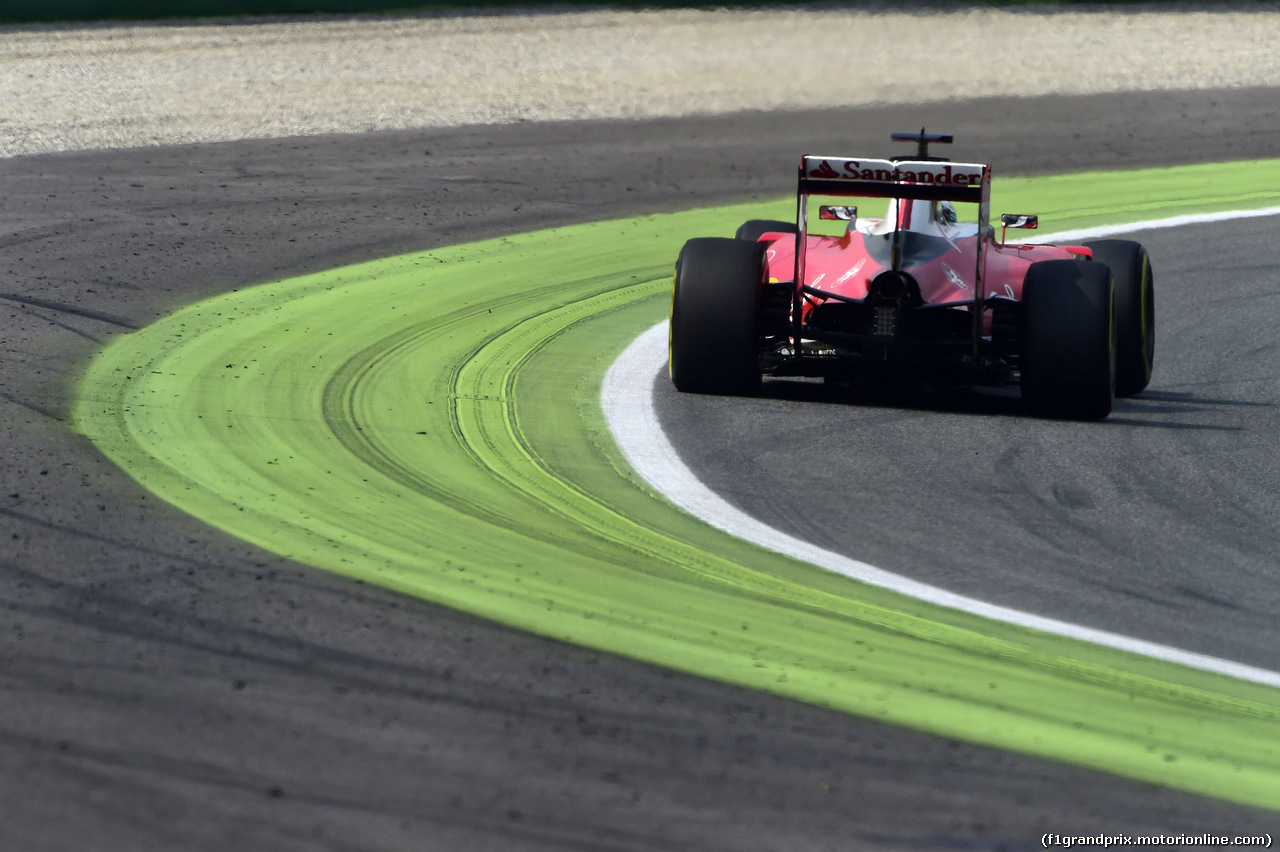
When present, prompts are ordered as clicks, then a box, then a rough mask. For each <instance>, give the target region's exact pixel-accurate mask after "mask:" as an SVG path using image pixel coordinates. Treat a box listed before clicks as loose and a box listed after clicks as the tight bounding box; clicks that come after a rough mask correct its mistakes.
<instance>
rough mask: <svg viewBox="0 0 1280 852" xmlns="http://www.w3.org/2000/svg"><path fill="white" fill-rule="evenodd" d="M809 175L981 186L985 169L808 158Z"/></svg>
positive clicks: (827, 177)
mask: <svg viewBox="0 0 1280 852" xmlns="http://www.w3.org/2000/svg"><path fill="white" fill-rule="evenodd" d="M804 165H805V175H806V176H807V177H810V178H818V179H820V180H857V181H868V182H872V183H927V184H935V185H938V186H981V185H982V173H983V167H982V166H980V165H973V164H958V163H930V162H911V161H904V162H898V163H894V162H891V161H889V160H845V159H837V158H834V157H805V158H804Z"/></svg>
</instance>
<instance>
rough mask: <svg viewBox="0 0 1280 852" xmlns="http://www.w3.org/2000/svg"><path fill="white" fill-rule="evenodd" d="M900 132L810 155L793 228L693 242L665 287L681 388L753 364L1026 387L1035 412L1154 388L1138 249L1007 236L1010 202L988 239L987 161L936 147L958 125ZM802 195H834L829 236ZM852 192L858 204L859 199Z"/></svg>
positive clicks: (1078, 415)
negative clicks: (890, 144) (950, 156)
mask: <svg viewBox="0 0 1280 852" xmlns="http://www.w3.org/2000/svg"><path fill="white" fill-rule="evenodd" d="M893 139H894V140H895V141H910V142H914V143H916V145H917V146H918V147H917V152H916V154H915V155H914V156H912V157H894V158H892V159H888V160H884V159H872V158H864V157H819V156H805V157H804V158H802V160H801V164H800V180H799V189H798V193H797V196H798V197H797V205H796V210H797V213H796V222H795V223H794V224H793V223H791V222H778V221H763V220H753V221H750V222H747V223H745V224H743V226H742V227H741V228H739V229H738V233H737V235H736V237H735V238H734V239H728V238H720V237H708V238H701V239H693V240H689V241H688V242H687V243H685V245H684V248H683V249H682V250H681V252H680V257H679V260H677V261H676V271H675V285H674V291H673V294H672V300H671V329H670V336H671V338H670V343H671V347H670V364H669V367H670V374H671V380H672V382H674V384H675V386H676V388H677V389H678V390H681V391H688V392H693V393H713V394H752V393H755V392H756V391H757V390H758V389H759V387H760V383H761V376H820V377H824V378H826V379H827V380H828V381H833V382H862V381H884V382H889V383H898V382H903V381H908V380H911V381H921V382H927V383H929V384H932V385H938V384H943V385H948V386H985V387H1000V386H1006V385H1020V386H1021V391H1022V398H1023V400H1024V402H1025V405H1026V407H1027V409H1028V410H1029V411H1030V412H1032V413H1034V414H1037V415H1041V416H1047V417H1058V418H1070V419H1099V418H1103V417H1106V416H1107V415H1108V414H1110V413H1111V408H1112V405H1113V403H1114V401H1115V397H1116V396H1117V395H1119V396H1130V395H1133V394H1136V393H1139V392H1140V391H1141V390H1142V389H1143V388H1145V387H1146V386H1147V383H1148V382H1149V381H1150V379H1151V365H1152V360H1153V357H1154V354H1155V302H1154V291H1153V286H1152V276H1151V263H1150V260H1149V258H1148V257H1147V252H1146V249H1144V248H1143V247H1142V246H1141V245H1140V244H1138V243H1136V242H1132V241H1129V240H1098V241H1093V242H1087V243H1084V244H1082V245H1068V246H1051V245H1025V244H1019V243H1010V242H1006V241H1005V237H1006V231H1007V229H1019V228H1034V227H1036V225H1037V219H1036V217H1035V216H1030V215H1011V214H1005V215H1002V216H1001V233H1000V240H999V241H998V242H997V241H996V238H995V229H994V227H993V226H992V225H991V224H990V223H989V207H990V193H991V168H990V166H988V165H983V164H979V163H952V162H950V161H948V160H946V159H945V158H942V157H931V156H929V147H928V146H929V144H930V143H949V142H951V139H952V137H950V136H946V135H941V134H927V133H925V132H924V130H923V129H922V130H921V131H920V132H919V133H895V134H893ZM811 199H813V200H814V201H816V202H822V201H827V200H830V201H839V202H840V203H839V204H825V203H821V204H819V205H818V217H819V219H820V220H821V224H822V225H825V230H827V231H829V232H830V233H827V234H816V233H810V232H809V227H808V218H809V212H810V201H811ZM851 199H860V200H861V199H865V200H866V201H864V202H861V203H862V206H863V207H864V209H863V212H862V213H860V212H859V206H855V205H853V204H851V203H850V200H851ZM873 206H878V208H879V209H876V210H874V211H873V215H867V211H868V210H870V209H871V208H872V207H873ZM833 225H834V227H833ZM822 229H823V228H821V227H820V228H819V230H822Z"/></svg>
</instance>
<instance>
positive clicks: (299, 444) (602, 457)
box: [76, 161, 1280, 808]
mask: <svg viewBox="0 0 1280 852" xmlns="http://www.w3.org/2000/svg"><path fill="white" fill-rule="evenodd" d="M994 186H995V201H994V204H993V210H994V211H995V212H997V213H998V212H1001V211H1005V212H1017V213H1038V214H1040V216H1041V217H1042V223H1043V227H1044V228H1045V230H1050V231H1052V230H1064V229H1068V228H1076V227H1084V226H1088V225H1096V224H1101V223H1104V222H1105V223H1119V222H1125V221H1135V220H1141V219H1148V218H1153V217H1158V216H1165V215H1177V214H1181V213H1189V212H1198V211H1207V210H1227V209H1242V208H1248V207H1262V206H1266V205H1269V204H1275V203H1277V200H1276V197H1275V195H1274V194H1268V193H1265V192H1262V191H1260V190H1259V189H1258V187H1260V186H1271V187H1276V186H1280V162H1277V161H1268V162H1259V163H1232V164H1228V165H1207V166H1193V167H1187V168H1177V169H1164V170H1155V171H1144V172H1120V173H1115V174H1087V175H1071V176H1065V177H1052V178H1035V179H1010V178H1006V179H1003V180H999V179H998V180H997V181H996V182H995V184H994ZM1134 199H1138V200H1137V201H1135V200H1134ZM793 207H794V201H793V200H788V199H783V200H780V201H776V202H768V203H763V204H751V205H738V206H733V207H723V208H716V209H706V210H693V211H689V212H685V213H676V214H670V215H658V216H648V217H643V218H639V219H631V220H623V221H611V222H600V223H594V224H588V225H581V226H574V227H566V228H558V229H554V230H549V231H541V232H537V233H529V234H519V235H516V236H512V237H508V238H503V239H493V240H487V241H484V242H477V243H472V244H469V245H462V246H455V247H451V248H442V249H436V250H432V251H426V252H421V253H416V254H410V255H404V256H400V257H393V258H388V259H384V260H379V261H374V262H370V263H365V264H360V265H357V266H351V267H345V268H341V269H335V270H332V271H329V272H324V273H320V274H315V275H307V276H304V277H300V278H293V279H289V280H285V281H280V282H276V283H271V284H265V285H261V286H256V287H251V288H248V289H244V290H241V291H239V292H233V293H228V294H226V295H223V296H219V297H217V298H213V299H209V300H207V301H204V302H200V303H198V304H195V305H191V306H190V307H187V308H184V309H182V310H179V311H177V312H176V313H174V314H172V315H171V316H169V317H167V318H165V319H163V320H161V321H160V322H157V323H155V324H154V325H151V326H149V327H147V328H145V329H142V330H141V331H138V332H135V333H132V334H127V335H122V336H120V337H117V338H116V339H115V340H114V341H112V342H111V343H110V344H109V345H108V346H107V347H106V348H105V349H104V350H103V352H102V353H101V354H100V355H99V357H98V358H97V359H96V360H95V361H94V362H93V363H92V364H91V365H90V367H89V369H88V371H87V374H86V375H85V377H84V379H83V382H82V384H81V387H80V395H79V399H78V403H77V408H76V423H77V428H78V429H79V430H81V431H82V432H83V433H84V434H85V435H87V436H88V437H89V438H91V439H92V440H93V442H94V443H95V444H96V445H97V446H98V447H100V448H101V450H102V451H103V452H104V453H105V454H106V455H108V456H109V457H110V458H111V459H113V460H114V461H115V462H116V463H118V464H119V465H120V466H121V467H123V468H124V469H125V470H126V471H128V472H129V473H130V474H131V475H132V476H133V477H134V478H135V479H136V480H137V481H138V482H140V483H141V484H142V485H144V486H145V487H146V488H147V489H149V490H150V491H152V492H153V493H155V494H157V495H159V496H160V497H163V498H164V499H165V500H168V501H170V502H171V503H173V504H175V505H177V506H179V507H181V508H182V509H184V510H186V511H187V512H190V513H191V514H192V515H194V516H196V517H198V518H201V519H202V520H204V521H206V522H208V523H210V524H212V525H214V526H216V527H218V528H220V529H223V530H226V531H228V532H230V533H232V534H234V535H236V536H239V537H241V538H243V539H246V540H248V541H250V542H253V543H255V544H257V545H259V546H261V547H264V548H266V549H269V550H271V551H274V552H276V553H279V554H283V555H285V556H288V557H292V558H294V559H296V560H299V561H301V562H304V563H307V564H310V565H313V566H316V567H318V568H323V569H326V570H329V571H334V572H337V573H340V574H343V575H346V576H348V577H352V578H355V579H357V580H360V581H363V582H367V583H376V584H378V585H381V586H385V587H387V588H391V589H395V590H397V591H400V592H403V593H405V594H409V595H414V596H417V597H420V598H423V599H425V600H429V601H434V602H437V603H440V604H444V605H446V606H450V607H456V608H458V609H462V610H466V611H468V612H472V613H475V614H478V615H480V616H483V617H485V618H489V619H493V620H495V621H498V622H501V623H504V624H508V625H512V626H515V627H518V628H521V629H524V630H529V631H533V632H535V633H538V634H542V635H544V636H549V637H553V638H555V639H560V640H564V641H567V642H572V643H575V644H578V645H583V646H588V647H591V648H597V649H599V650H601V651H607V652H610V653H614V654H619V655H623V656H627V657H632V658H635V659H639V660H643V661H646V662H650V663H654V664H657V665H660V666H665V667H669V668H672V669H677V670H680V671H684V672H688V673H691V674H694V675H699V676H703V677H707V678H713V679H716V680H720V681H725V682H728V683H733V684H739V685H742V686H745V687H750V688H754V689H760V690H765V691H768V692H772V693H777V694H779V695H784V696H789V697H792V698H795V699H799V700H801V701H806V702H810V703H812V704H817V705H821V706H824V707H829V708H833V709H835V710H839V711H844V712H848V713H854V714H858V715H862V716H867V717H871V718H874V719H880V720H884V721H886V722H892V723H895V724H899V725H905V726H909V727H912V728H918V729H921V730H925V731H931V732H936V733H938V734H942V735H944V736H949V737H954V738H956V739H962V740H968V741H972V742H977V743H983V744H987V745H991V746H997V747H1001V748H1005V749H1010V750H1014V751H1018V752H1024V753H1028V754H1034V755H1040V756H1044V757H1048V758H1053V759H1057V760H1062V761H1067V762H1071V763H1076V764H1082V765H1085V766H1090V767H1096V768H1099V769H1103V770H1107V771H1111V772H1115V773H1118V774H1121V775H1126V776H1130V777H1133V778H1138V779H1144V780H1147V781H1152V782H1156V783H1161V784H1167V785H1170V786H1173V787H1177V788H1181V789H1184V790H1189V791H1194V792H1199V793H1205V794H1209V795H1214V796H1219V797H1223V798H1227V799H1232V800H1236V801H1239V802H1245V803H1251V804H1254V805H1260V806H1266V807H1272V808H1274V807H1276V804H1277V803H1278V802H1280V737H1277V736H1276V732H1277V731H1278V730H1280V691H1277V690H1274V689H1270V688H1267V687H1263V686H1259V685H1256V684H1251V683H1246V682H1242V681H1238V680H1233V679H1231V678H1227V677H1223V676H1218V675H1213V674H1208V673H1205V672H1201V671H1195V670H1191V669H1187V668H1183V667H1180V666H1177V665H1173V664H1169V663H1162V662H1158V661H1154V660H1150V659H1147V658H1143V657H1139V656H1136V655H1131V654H1127V653H1124V652H1120V651H1115V650H1111V649H1107V648H1101V647H1097V646H1094V645H1090V644H1086V643H1082V642H1078V641H1073V640H1068V639H1063V638H1061V637H1057V636H1051V635H1047V634H1043V633H1038V632H1036V631H1032V630H1027V629H1024V628H1019V627H1015V626H1011V625H1008V624H1005V623H1001V622H995V621H990V620H986V619H983V618H979V617H977V616H972V615H967V614H965V613H960V612H956V611H952V610H949V609H945V608H941V607H938V606H934V605H930V604H925V603H923V602H920V601H917V600H915V599H911V598H907V597H903V596H900V595H897V594H894V593H891V592H887V591H884V590H882V589H878V588H874V587H871V586H868V585H865V584H862V583H859V582H855V581H853V580H849V579H847V578H844V577H842V576H839V575H836V574H833V573H830V572H828V571H825V570H822V569H819V568H816V567H814V566H811V565H808V564H805V563H802V562H798V561H796V560H793V559H789V558H787V557H785V556H781V555H779V554H777V553H773V552H770V551H766V550H764V549H762V548H760V547H757V546H755V545H752V544H748V543H746V542H743V541H741V540H738V539H735V538H732V537H730V536H728V535H726V534H724V533H722V532H719V531H717V530H715V529H712V528H710V527H708V526H707V525H705V524H703V523H702V522H700V521H698V520H696V519H694V518H692V517H691V516H689V515H686V514H684V513H682V512H681V511H679V510H677V509H676V508H674V507H673V506H671V505H670V504H669V503H667V502H666V501H665V500H664V499H663V498H662V497H660V496H659V495H656V494H655V493H653V492H652V490H651V489H650V488H649V486H648V485H647V484H645V483H644V482H642V481H640V480H639V479H638V477H637V476H636V475H635V474H634V473H633V472H632V471H631V470H630V469H629V468H628V467H627V465H626V463H625V462H624V461H623V460H622V456H621V453H620V452H619V450H618V448H617V447H616V445H615V443H614V441H613V439H612V437H611V436H610V434H609V432H608V430H607V428H606V426H605V424H604V417H603V413H602V411H601V408H600V403H599V394H600V385H601V381H602V377H603V374H604V372H605V370H606V369H607V368H608V366H609V365H610V364H611V363H612V361H613V360H614V359H615V358H616V357H617V355H618V354H619V352H620V351H621V350H622V349H623V348H624V347H625V346H626V345H627V344H628V343H629V342H630V341H631V340H632V339H634V337H635V336H636V335H637V334H638V333H639V332H641V331H642V330H644V329H645V328H648V327H650V326H652V325H653V324H654V323H655V322H657V321H659V320H660V319H662V318H663V316H664V315H665V314H666V311H667V309H668V300H669V288H670V277H671V270H672V265H673V262H674V258H675V256H676V253H677V252H678V250H679V248H680V245H681V244H682V243H683V241H684V240H685V239H687V238H689V237H692V236H700V235H712V234H731V233H732V232H733V230H734V228H735V227H736V226H737V225H738V224H739V223H740V222H741V221H742V220H744V219H747V218H790V217H791V215H792V213H793Z"/></svg>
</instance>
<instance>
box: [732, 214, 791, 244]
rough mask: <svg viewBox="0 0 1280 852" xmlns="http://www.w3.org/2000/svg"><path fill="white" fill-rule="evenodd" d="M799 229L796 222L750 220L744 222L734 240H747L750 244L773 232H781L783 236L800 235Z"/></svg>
mask: <svg viewBox="0 0 1280 852" xmlns="http://www.w3.org/2000/svg"><path fill="white" fill-rule="evenodd" d="M799 230H800V229H799V228H797V227H796V223H795V222H783V221H781V220H778V219H748V220H747V221H745V222H743V223H742V224H741V225H740V226H739V227H738V230H737V232H736V233H734V235H733V238H734V239H735V240H746V241H747V242H749V243H754V242H757V241H759V239H760V237H761V236H762V235H764V234H768V233H771V232H780V233H783V234H795V233H799Z"/></svg>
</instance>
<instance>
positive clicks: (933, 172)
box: [794, 130, 991, 357]
mask: <svg viewBox="0 0 1280 852" xmlns="http://www.w3.org/2000/svg"><path fill="white" fill-rule="evenodd" d="M895 138H897V136H896V135H895ZM909 140H916V137H915V136H911V137H909ZM917 141H919V142H920V151H921V154H920V156H922V157H923V156H924V153H925V150H926V145H925V143H926V142H927V141H946V142H950V141H951V140H950V138H945V139H944V138H943V137H938V138H937V139H933V138H932V137H928V138H926V134H925V133H924V131H923V130H922V131H921V132H920V137H919V140H917ZM810 195H830V196H837V197H857V198H910V199H920V200H924V201H960V202H970V203H976V204H977V205H978V228H979V230H978V233H979V234H986V233H988V222H989V221H990V211H991V166H989V165H985V164H982V163H951V162H947V161H946V160H940V159H916V160H908V159H894V160H879V159H861V158H859V159H852V158H849V157H818V156H812V155H810V156H805V157H803V158H801V160H800V181H799V191H798V192H797V199H796V202H797V203H796V231H797V233H796V253H795V258H796V260H795V297H794V298H795V300H796V304H795V307H796V310H795V312H794V313H795V315H796V317H797V321H796V326H795V332H794V336H795V346H796V347H797V348H796V351H797V352H798V351H799V346H800V332H799V320H798V317H799V316H800V311H799V300H800V299H801V297H802V294H803V292H804V290H805V274H804V271H805V248H806V244H807V242H808V231H809V224H808V207H809V196H810ZM899 236H900V235H899V233H898V229H897V228H896V227H895V229H894V238H893V250H892V254H891V257H892V268H893V271H894V272H899V271H900V269H901V261H902V253H901V248H900V246H901V241H900V239H899ZM986 254H987V252H986V240H985V239H982V240H981V241H980V243H979V247H978V251H977V268H976V269H975V270H974V299H973V302H972V305H971V306H970V310H971V311H972V313H973V347H974V355H975V357H976V356H977V355H978V352H979V348H978V344H979V339H980V337H981V326H982V311H983V301H984V299H983V286H984V285H983V271H984V267H985V265H986Z"/></svg>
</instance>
